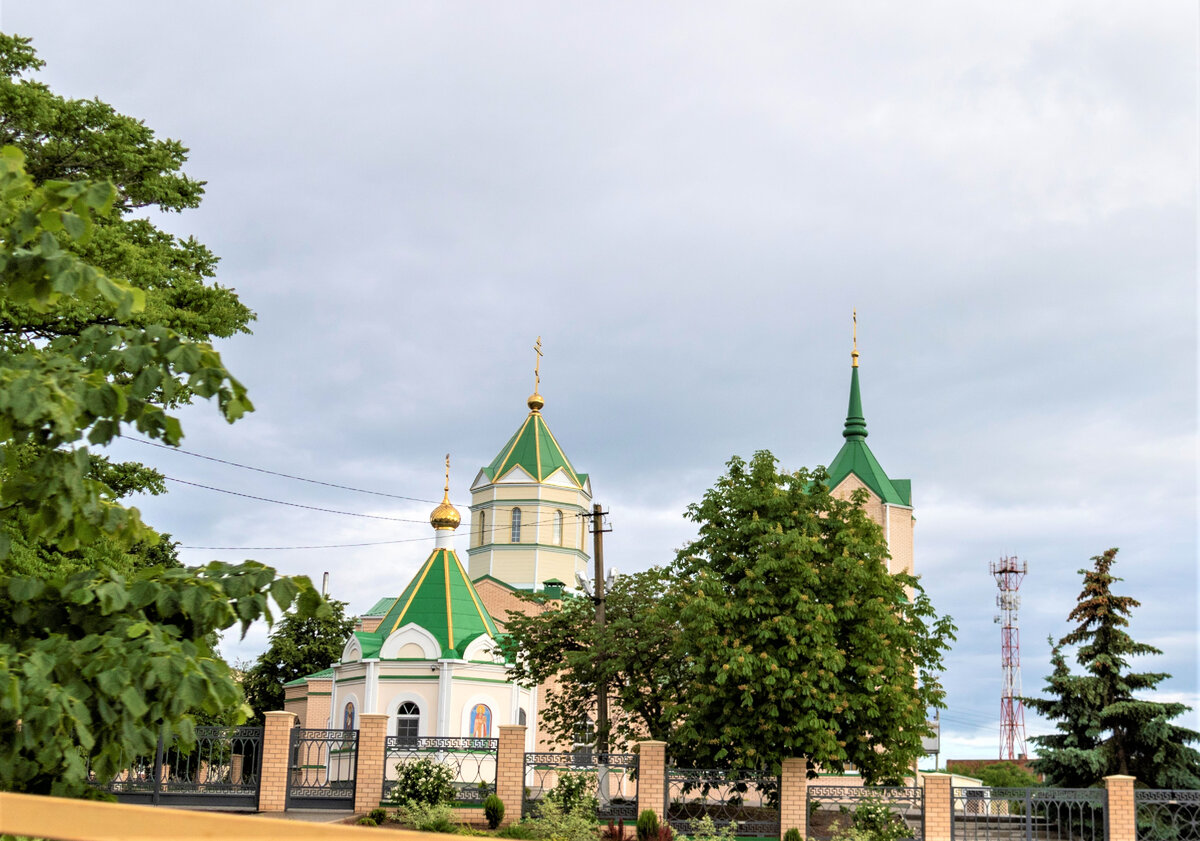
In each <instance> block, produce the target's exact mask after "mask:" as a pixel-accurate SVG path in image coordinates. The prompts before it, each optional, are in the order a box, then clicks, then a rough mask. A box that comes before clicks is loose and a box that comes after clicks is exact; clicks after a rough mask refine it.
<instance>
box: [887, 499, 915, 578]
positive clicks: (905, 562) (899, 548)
mask: <svg viewBox="0 0 1200 841" xmlns="http://www.w3.org/2000/svg"><path fill="white" fill-rule="evenodd" d="M887 509H888V511H887V517H888V529H889V531H890V532H891V540H890V541H889V542H888V550H889V551H890V552H891V554H892V563H891V567H890V569H891V572H893V573H897V572H907V573H912V571H913V525H914V524H915V519H914V518H913V512H912V509H911V508H905V507H904V506H900V505H889V506H887Z"/></svg>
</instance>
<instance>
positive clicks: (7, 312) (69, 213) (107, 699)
mask: <svg viewBox="0 0 1200 841" xmlns="http://www.w3.org/2000/svg"><path fill="white" fill-rule="evenodd" d="M36 66H37V62H36V58H35V57H34V55H33V52H32V50H31V49H30V48H29V46H28V41H27V40H24V39H19V38H11V37H9V36H0V68H2V69H3V71H4V74H5V75H6V76H7V77H8V78H7V79H6V80H4V79H0V141H3V142H7V141H13V142H15V143H18V144H20V145H23V146H24V147H26V149H27V151H28V157H27V156H26V154H23V153H22V151H21V150H20V149H17V148H15V147H13V146H5V147H3V148H2V149H0V557H3V558H5V566H4V568H3V570H2V571H0V733H3V734H4V738H3V739H0V788H3V789H7V790H15V791H28V792H36V793H52V794H85V793H88V792H89V791H90V788H89V786H88V785H87V768H88V765H89V763H90V768H91V771H92V772H93V773H94V774H95V775H96V777H98V778H100V779H103V778H104V777H105V776H107V775H111V774H112V773H113V772H115V771H116V770H118V769H119V768H121V767H122V766H123V765H124V763H125V762H127V761H128V760H129V759H131V758H132V757H134V756H136V755H138V754H143V753H145V752H146V751H147V750H150V749H152V748H153V746H154V744H155V742H156V740H157V738H158V737H159V735H160V734H161V735H163V736H165V737H172V736H179V737H180V739H181V741H183V742H184V744H187V743H188V742H189V741H190V740H191V735H192V728H193V726H194V722H195V715H196V714H205V715H220V716H224V715H225V714H226V713H227V712H228V711H229V710H230V709H231V708H232V709H234V710H236V711H238V713H237V714H238V717H244V714H243V713H242V712H241V711H240V697H241V696H240V693H239V691H238V688H237V685H236V683H235V682H234V681H233V680H232V677H231V675H230V673H229V668H228V666H227V665H226V664H225V663H224V662H223V661H221V660H220V658H219V657H217V656H216V654H215V651H214V650H213V644H214V642H213V641H214V640H215V633H216V632H217V631H219V630H221V629H224V628H228V627H231V626H233V625H234V624H238V623H240V624H241V626H242V629H243V633H244V632H245V628H246V627H247V626H248V624H249V623H250V622H251V621H253V620H254V619H256V618H258V617H260V616H265V617H267V619H268V621H269V620H270V618H271V614H270V612H269V603H268V600H269V599H270V600H273V601H274V602H275V603H276V604H277V605H278V606H279V607H280V608H282V609H287V608H288V607H289V606H294V607H295V608H296V610H297V612H298V613H299V614H300V615H310V614H319V613H320V612H321V610H322V600H321V598H320V596H319V595H318V594H317V593H316V592H315V591H314V590H313V588H312V585H311V583H310V582H309V581H308V580H307V579H304V578H297V579H286V578H278V577H277V576H276V575H275V573H274V571H273V570H270V569H269V568H267V567H264V566H262V565H261V564H256V563H254V562H247V563H245V564H242V565H240V566H234V567H231V566H227V565H224V564H210V565H208V566H207V567H204V568H200V569H182V568H178V567H176V568H165V567H164V566H159V565H155V564H156V563H157V562H159V561H162V562H173V561H174V558H173V547H172V546H171V545H170V542H169V539H168V540H167V545H166V546H164V545H163V540H164V538H165V536H163V535H159V534H157V533H155V532H154V531H153V530H152V529H150V528H148V527H147V526H145V525H144V524H143V523H142V522H141V519H140V517H139V515H138V513H137V511H136V509H132V508H128V507H126V506H124V505H122V504H121V502H120V499H121V498H122V497H123V496H124V495H125V494H127V493H128V492H130V490H136V489H138V488H139V487H141V488H148V487H151V486H152V485H153V484H154V478H153V476H152V475H150V474H149V473H147V472H146V471H144V470H143V469H142V468H140V466H138V465H113V464H110V463H108V462H106V461H105V460H104V459H103V458H100V457H98V456H97V454H96V453H94V452H92V451H91V450H90V449H89V447H90V446H91V447H101V446H104V445H106V444H108V443H109V442H110V441H111V440H112V439H113V438H114V437H115V436H117V435H118V434H120V433H121V431H122V429H123V428H127V427H133V428H136V429H137V430H139V431H140V432H141V433H142V434H144V435H147V436H150V437H153V438H159V439H161V440H163V441H165V442H166V443H168V444H177V443H178V442H179V441H180V439H181V438H182V434H183V433H182V428H181V426H180V424H179V421H178V419H177V418H175V417H173V416H172V415H171V414H170V411H171V410H172V409H173V408H174V407H177V406H179V405H181V404H182V403H185V402H188V401H190V400H191V399H193V398H194V397H204V398H215V400H216V402H217V405H218V408H219V410H220V411H221V413H222V415H223V416H224V417H225V418H226V420H228V421H230V422H232V421H234V420H236V419H237V418H238V417H240V416H241V415H242V414H243V413H244V412H246V411H249V410H250V408H251V407H250V403H249V401H248V399H247V398H246V394H245V389H244V388H243V387H242V385H241V384H240V383H239V382H238V381H237V380H236V379H235V378H234V377H233V376H232V375H231V374H230V373H229V371H227V370H226V369H225V367H224V364H223V363H222V361H221V358H220V355H219V354H218V353H217V352H216V351H215V350H214V349H213V348H212V346H211V345H210V344H209V343H208V341H206V339H207V338H208V337H209V336H211V335H221V332H222V331H223V330H226V329H227V328H229V325H232V324H237V323H238V322H239V320H240V321H241V324H242V325H243V326H244V324H245V321H246V320H247V318H246V317H244V315H238V314H237V313H234V312H233V302H235V301H236V298H234V297H232V295H231V293H229V294H225V293H222V292H221V291H220V290H218V289H216V288H214V287H206V286H205V285H204V284H203V282H202V279H201V275H203V271H200V270H201V269H203V268H204V266H205V265H208V266H210V267H211V262H212V261H211V259H210V258H211V255H209V258H205V256H204V254H205V253H206V252H203V249H202V247H199V246H197V245H196V244H194V243H190V241H189V242H183V243H181V242H178V241H176V240H175V239H174V238H173V237H169V236H168V235H165V234H162V233H161V232H157V231H155V229H153V228H152V227H151V226H149V225H148V224H145V223H139V222H137V221H136V220H126V219H124V218H123V214H125V213H127V212H129V211H130V210H132V209H133V208H134V207H137V206H142V205H145V204H157V205H158V206H160V207H163V208H165V209H172V207H173V205H175V208H174V209H177V208H178V207H184V206H189V203H191V204H194V202H195V201H197V200H198V196H199V185H196V184H195V183H194V182H190V181H188V180H187V179H186V178H184V177H182V176H175V175H174V173H175V172H176V171H177V169H178V166H179V163H180V162H181V161H182V157H183V152H184V150H183V149H182V147H181V146H179V145H178V144H172V143H171V142H167V143H166V144H165V145H163V144H158V143H157V142H156V141H154V140H153V135H152V133H150V132H149V131H148V130H147V129H145V127H144V126H142V125H141V124H140V123H138V122H136V121H132V120H129V119H128V118H124V117H119V115H115V114H113V113H112V110H111V109H109V108H108V107H107V106H104V105H103V104H102V103H98V102H92V103H74V102H71V103H68V102H64V101H63V100H60V99H58V98H56V97H53V96H52V95H51V94H49V92H48V91H47V90H45V89H44V88H43V87H41V86H38V85H34V84H32V83H26V82H23V81H20V80H18V81H14V78H13V77H14V76H17V75H19V74H20V73H21V72H23V71H25V70H28V69H30V68H35V67H36ZM27 160H28V161H29V168H28V169H27V166H26V161H27ZM31 171H32V172H33V173H35V176H36V177H35V176H33V175H31V174H30V173H31ZM109 177H111V178H112V179H113V180H116V181H118V182H119V183H120V184H121V187H120V189H118V188H115V187H114V186H113V183H112V181H110V180H108V178H109ZM173 196H174V198H172V197H173ZM139 197H140V198H139ZM114 203H115V205H114ZM139 203H140V204H139ZM114 206H115V208H116V209H115V210H114ZM205 289H207V290H208V291H207V292H206V291H204V290H205ZM175 292H178V293H179V294H178V295H176V294H175ZM222 313H224V315H222ZM222 318H224V319H225V320H224V321H222ZM159 481H161V479H159ZM97 547H100V548H101V549H103V551H101V552H100V555H103V556H104V557H100V556H99V555H97V551H98V550H97ZM139 547H141V548H139ZM14 550H20V551H14ZM22 552H23V553H25V554H21V553H22ZM120 553H125V554H126V555H130V556H131V557H129V558H125V559H123V560H122V559H117V558H115V557H114V555H119V554H120ZM9 559H19V560H20V564H23V566H20V565H18V564H12V563H10V562H9ZM93 562H95V563H96V566H97V568H95V569H90V568H87V567H88V565H89V564H91V563H93ZM147 564H149V566H147ZM30 572H32V573H33V574H27V573H30Z"/></svg>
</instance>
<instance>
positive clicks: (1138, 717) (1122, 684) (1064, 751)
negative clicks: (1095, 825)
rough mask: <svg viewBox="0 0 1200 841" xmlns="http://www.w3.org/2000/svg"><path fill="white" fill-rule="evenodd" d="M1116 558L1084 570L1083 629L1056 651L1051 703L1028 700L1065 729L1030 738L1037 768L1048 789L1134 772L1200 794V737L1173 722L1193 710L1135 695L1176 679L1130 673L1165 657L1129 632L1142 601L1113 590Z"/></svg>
mask: <svg viewBox="0 0 1200 841" xmlns="http://www.w3.org/2000/svg"><path fill="white" fill-rule="evenodd" d="M1116 557H1117V550H1116V549H1109V550H1108V551H1107V552H1105V553H1104V554H1103V555H1097V556H1096V557H1094V558H1092V560H1093V561H1094V562H1095V567H1094V568H1093V569H1090V570H1080V571H1079V572H1080V574H1082V575H1083V592H1081V593H1080V594H1079V601H1078V603H1077V604H1076V605H1075V608H1074V609H1073V610H1072V611H1071V613H1070V614H1069V616H1068V617H1067V618H1068V620H1070V621H1072V622H1076V623H1077V624H1076V626H1075V629H1074V630H1072V631H1071V632H1070V633H1068V634H1067V635H1066V636H1064V637H1063V638H1062V639H1060V640H1059V641H1058V643H1057V645H1054V646H1053V651H1052V654H1051V662H1052V663H1053V665H1054V670H1053V672H1052V673H1051V674H1050V676H1049V677H1047V678H1046V691H1047V693H1048V694H1049V696H1050V697H1049V698H1027V699H1025V703H1026V705H1028V706H1029V707H1030V708H1031V709H1033V710H1036V711H1037V712H1039V713H1041V714H1042V715H1043V716H1045V717H1046V718H1048V719H1050V720H1051V721H1054V722H1056V729H1057V731H1058V732H1056V733H1054V734H1052V735H1049V736H1035V737H1033V738H1032V739H1031V740H1030V741H1032V742H1033V743H1034V744H1035V745H1037V747H1038V753H1039V758H1038V759H1037V761H1036V762H1035V763H1034V767H1035V768H1036V770H1038V771H1039V772H1040V773H1043V774H1045V775H1046V781H1047V783H1048V784H1050V785H1055V786H1064V787H1068V788H1084V787H1088V786H1093V785H1097V784H1099V783H1100V781H1101V780H1102V779H1103V778H1104V777H1106V776H1108V775H1110V774H1130V775H1132V776H1134V777H1137V779H1138V781H1139V782H1140V783H1142V784H1145V785H1148V786H1150V787H1152V788H1188V789H1194V788H1200V752H1197V751H1196V749H1195V748H1193V747H1190V745H1191V744H1192V743H1194V742H1197V741H1200V733H1197V732H1196V731H1194V730H1189V729H1187V728H1185V727H1180V726H1179V725H1177V724H1172V723H1171V722H1172V719H1175V718H1177V717H1179V716H1180V715H1181V714H1183V713H1185V712H1187V711H1188V710H1189V709H1190V708H1189V707H1187V706H1184V705H1183V704H1180V703H1174V702H1160V701H1153V700H1145V699H1143V698H1138V697H1135V696H1134V693H1135V692H1142V693H1144V692H1148V691H1151V690H1153V689H1154V688H1155V687H1157V686H1158V684H1159V683H1161V682H1162V681H1163V680H1165V679H1167V678H1169V677H1170V675H1168V674H1165V673H1162V672H1131V671H1130V670H1129V658H1130V657H1136V656H1139V655H1147V654H1162V652H1161V651H1160V650H1159V649H1157V648H1155V647H1154V646H1152V645H1147V644H1146V643H1141V642H1137V641H1136V640H1134V639H1133V637H1131V636H1130V635H1129V634H1128V632H1126V631H1125V630H1124V628H1126V627H1127V626H1128V625H1129V618H1128V617H1129V615H1130V614H1131V613H1132V611H1133V609H1134V608H1135V607H1138V606H1139V604H1140V603H1139V602H1138V601H1137V600H1136V599H1133V598H1131V597H1129V596H1118V595H1115V594H1114V593H1113V592H1112V584H1113V582H1116V581H1120V580H1121V579H1120V578H1116V577H1114V576H1113V575H1112V573H1111V572H1110V570H1111V568H1112V565H1113V563H1114V562H1115V561H1116ZM1052 642H1053V641H1052ZM1069 645H1070V646H1079V649H1078V652H1077V653H1076V661H1077V662H1078V664H1079V665H1080V666H1081V667H1082V668H1083V671H1084V674H1082V675H1077V674H1072V672H1071V668H1070V666H1069V665H1068V663H1067V659H1066V656H1065V654H1064V653H1063V648H1064V646H1069Z"/></svg>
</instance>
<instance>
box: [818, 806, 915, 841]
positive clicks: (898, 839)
mask: <svg viewBox="0 0 1200 841" xmlns="http://www.w3.org/2000/svg"><path fill="white" fill-rule="evenodd" d="M912 837H913V832H912V830H911V829H909V828H908V825H907V824H906V823H905V822H904V819H903V818H901V817H900V816H899V815H895V814H893V813H892V810H891V807H889V806H888V804H886V803H884V802H883V801H881V800H868V801H866V802H863V803H860V804H859V805H858V807H857V808H856V809H855V810H854V812H853V815H852V817H851V819H850V825H849V826H845V825H842V826H839V827H838V828H837V829H836V830H835V831H834V833H833V838H834V841H904V839H908V838H912Z"/></svg>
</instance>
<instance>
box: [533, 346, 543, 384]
mask: <svg viewBox="0 0 1200 841" xmlns="http://www.w3.org/2000/svg"><path fill="white" fill-rule="evenodd" d="M533 352H534V353H536V354H537V358H536V359H535V360H534V363H533V393H534V394H537V393H538V389H540V388H541V386H542V374H541V367H542V337H541V336H538V337H537V342H536V343H535V344H534V346H533Z"/></svg>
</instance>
